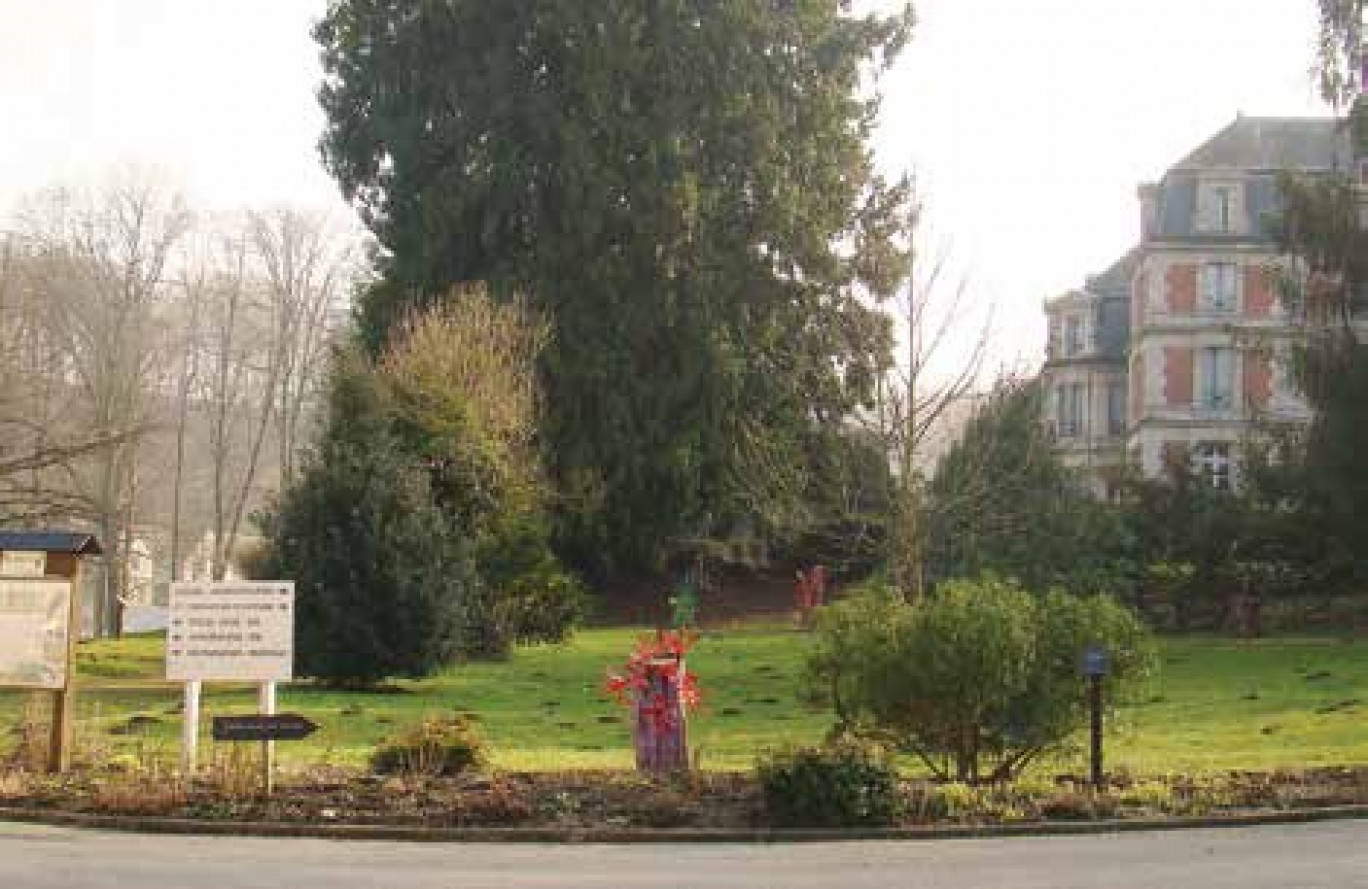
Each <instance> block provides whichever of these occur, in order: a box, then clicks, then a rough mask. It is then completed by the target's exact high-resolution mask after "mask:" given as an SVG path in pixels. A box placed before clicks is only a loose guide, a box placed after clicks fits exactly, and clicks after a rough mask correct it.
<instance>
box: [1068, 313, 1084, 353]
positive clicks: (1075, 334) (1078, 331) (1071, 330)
mask: <svg viewBox="0 0 1368 889" xmlns="http://www.w3.org/2000/svg"><path fill="white" fill-rule="evenodd" d="M1082 351H1083V322H1082V321H1081V320H1079V319H1078V318H1077V317H1072V316H1071V317H1069V318H1065V319H1064V356H1065V357H1069V356H1071V355H1077V354H1078V353H1079V352H1082Z"/></svg>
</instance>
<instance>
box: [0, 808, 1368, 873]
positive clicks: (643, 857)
mask: <svg viewBox="0 0 1368 889" xmlns="http://www.w3.org/2000/svg"><path fill="white" fill-rule="evenodd" d="M549 886H557V887H561V886H565V887H590V886H592V887H606V889H664V887H669V889H683V887H690V889H691V887H700V889H701V887H708V889H743V887H744V889H808V887H813V889H815V887H823V889H826V887H841V889H873V887H879V889H888V887H934V889H961V887H962V889H1008V887H1011V889H1034V887H1041V889H1046V887H1048V889H1072V887H1082V886H1088V887H1104V889H1141V887H1144V889H1151V887H1153V889H1161V887H1162V889H1183V887H1193V889H1197V887H1200V889H1227V887H1238V889H1269V887H1280V889H1283V887H1286V889H1319V887H1335V889H1343V887H1353V886H1364V887H1368V822H1329V823H1322V824H1315V825H1295V826H1287V827H1258V828H1244V829H1223V830H1197V831H1171V832H1160V833H1130V834H1117V835H1110V836H1085V837H1042V838H1014V839H1001V840H948V841H936V842H869V843H822V844H799V845H776V846H743V845H651V846H592V845H584V846H543V845H482V844H474V845H463V844H453V845H427V844H402V843H382V842H371V841H351V842H335V841H328V840H291V839H284V840H275V839H248V838H236V837H169V836H141V835H133V834H115V833H100V832H93V831H75V830H65V829H58V828H48V827H34V826H27V825H13V824H4V823H0V887H4V889H78V887H79V889H106V887H110V889H112V887H119V889H287V887H288V889H314V887H319V889H360V887H367V889H370V887H374V889H439V887H440V889H458V887H459V889H540V887H549Z"/></svg>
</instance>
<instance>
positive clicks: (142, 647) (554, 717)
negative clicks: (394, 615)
mask: <svg viewBox="0 0 1368 889" xmlns="http://www.w3.org/2000/svg"><path fill="white" fill-rule="evenodd" d="M637 635H638V631H635V630H590V631H585V632H582V633H580V634H579V635H578V636H577V637H576V639H575V641H574V642H573V643H572V644H570V645H567V646H562V647H551V648H528V649H522V650H519V651H518V652H517V653H516V655H515V657H514V658H513V659H512V660H511V661H510V662H509V663H506V664H470V665H462V666H458V667H454V668H452V669H450V670H448V671H446V672H444V673H442V674H441V675H439V676H436V677H433V678H431V679H428V680H424V681H422V682H414V683H404V684H403V685H402V688H401V690H400V691H396V692H389V693H378V694H356V693H339V692H327V691H320V690H317V689H313V688H310V687H308V686H306V685H299V686H290V687H286V688H282V689H281V691H280V709H281V710H282V711H288V712H298V713H303V714H305V715H307V716H309V717H310V718H311V719H313V720H314V721H316V722H318V723H320V724H321V725H322V726H323V728H322V730H321V731H319V732H318V733H317V734H315V735H314V736H313V737H312V738H310V739H309V740H307V741H302V742H289V743H281V744H280V745H279V749H280V755H281V758H282V760H283V761H285V762H293V763H296V764H311V763H321V762H333V763H358V762H361V761H362V760H363V759H364V758H365V756H366V755H367V753H368V751H369V750H370V748H371V746H372V745H373V744H374V743H375V741H376V740H377V739H379V738H380V737H382V736H383V735H385V734H388V733H390V732H392V731H394V730H395V729H396V728H398V727H401V726H403V725H405V724H407V723H410V722H413V721H415V720H417V719H419V718H420V717H421V716H422V715H423V714H425V713H446V712H451V711H461V712H467V713H472V714H475V715H476V718H477V719H478V720H479V722H480V724H481V726H482V728H483V732H484V734H485V736H486V737H487V739H488V740H489V741H490V743H491V745H492V750H493V755H494V759H495V762H496V764H497V765H499V766H503V767H506V768H514V769H559V768H603V767H608V768H618V767H626V766H629V765H630V763H631V752H630V742H629V736H628V728H627V724H626V722H625V720H624V719H623V713H622V712H621V711H620V710H619V709H618V708H617V707H616V706H615V705H614V704H612V703H611V702H609V701H607V700H605V699H604V697H603V695H602V693H601V691H600V686H601V682H602V678H603V675H604V670H605V668H606V667H608V666H610V665H613V666H615V665H617V664H619V663H620V662H621V661H622V659H623V656H624V655H625V653H626V652H627V650H628V649H629V648H630V646H631V643H632V641H633V640H634V638H635V637H636V636H637ZM806 642H807V637H806V636H804V635H802V634H799V633H795V632H793V631H792V630H788V629H785V628H777V627H768V628H767V627H748V628H744V629H736V630H731V631H727V632H720V633H713V634H710V635H708V636H706V637H704V638H703V639H702V640H701V641H700V642H699V644H698V646H697V648H696V649H695V651H694V653H693V654H692V655H691V656H690V660H689V663H690V668H691V669H693V670H694V671H696V672H697V673H698V675H699V679H700V682H701V684H702V686H703V689H704V694H705V710H704V712H702V713H700V714H699V715H698V716H697V717H696V718H695V719H693V720H692V721H691V723H690V740H691V743H692V745H693V747H694V749H695V750H696V751H697V755H698V756H699V757H700V759H701V762H702V764H703V766H704V767H705V768H713V769H744V768H748V767H749V766H750V765H751V763H752V761H753V759H754V756H755V754H756V753H757V752H758V751H761V750H764V749H766V748H771V747H776V746H780V745H783V744H785V743H810V742H815V741H817V740H819V739H820V738H821V736H822V734H823V732H824V730H825V728H826V726H827V724H828V716H827V715H826V714H825V713H822V712H812V711H809V710H807V709H805V708H804V707H802V706H801V705H800V704H798V703H797V702H796V701H795V697H794V682H795V676H796V673H797V670H798V666H799V663H800V661H801V657H802V652H803V649H804V646H805V645H806ZM1162 651H1163V671H1162V673H1161V675H1160V676H1159V677H1158V678H1157V679H1156V681H1155V682H1154V686H1153V688H1152V689H1151V691H1150V693H1149V694H1147V695H1146V700H1145V701H1144V702H1143V703H1140V704H1137V705H1135V706H1132V707H1129V708H1127V709H1126V710H1125V711H1124V712H1123V714H1122V718H1121V720H1120V722H1119V724H1118V725H1116V726H1114V727H1113V728H1112V730H1111V732H1110V735H1109V740H1108V752H1107V759H1108V767H1109V768H1114V767H1117V766H1124V767H1127V768H1129V769H1131V770H1133V771H1136V772H1143V773H1156V772H1169V771H1192V770H1214V769H1246V768H1248V769H1254V768H1259V769H1262V768H1271V767H1276V766H1299V765H1313V764H1341V763H1364V762H1368V725H1365V724H1364V722H1365V720H1364V719H1363V716H1364V714H1365V713H1368V703H1366V702H1368V645H1366V644H1365V643H1354V644H1350V643H1345V642H1341V641H1338V640H1334V639H1329V638H1324V639H1317V638H1284V639H1273V640H1260V641H1255V642H1236V641H1232V640H1225V639H1213V638H1184V639H1169V640H1165V641H1164V643H1163V646H1162ZM161 659H162V640H161V639H160V638H159V637H155V636H143V637H136V638H131V639H127V640H124V641H122V642H117V643H114V642H98V643H90V644H87V645H84V646H82V648H81V654H80V671H81V674H82V682H83V690H82V693H81V697H80V700H79V702H78V704H77V715H78V723H77V730H78V747H80V748H84V749H86V750H91V749H95V750H110V749H112V750H115V751H135V750H141V751H143V752H149V751H150V752H153V753H160V754H164V755H166V756H167V757H171V756H174V754H175V751H176V744H177V738H178V732H179V717H178V716H176V715H175V707H176V704H177V702H178V696H179V691H178V689H177V688H175V687H173V686H169V685H167V684H166V683H164V682H162V681H161V680H160V675H161V663H162V661H161ZM24 701H25V695H24V694H23V693H20V692H14V691H0V725H13V724H16V723H17V722H18V718H19V714H20V712H21V710H22V708H23V706H24ZM254 702H255V693H254V691H253V690H251V689H248V688H245V687H239V688H233V687H222V686H211V687H209V688H207V689H206V697H205V703H204V709H205V711H206V712H205V715H206V717H207V716H209V715H211V714H222V713H231V712H248V711H250V710H251V709H252V708H253V706H254ZM134 715H139V716H141V717H144V718H142V719H138V720H135V723H139V724H136V725H133V726H130V721H129V717H130V716H134ZM147 717H150V719H148V718H147ZM206 729H207V726H206ZM207 734H208V733H207V730H206V732H205V736H206V738H207ZM3 737H5V736H0V738H3ZM0 743H4V741H3V740H0ZM205 749H206V754H205V755H206V756H213V755H215V754H216V751H214V750H213V745H212V743H211V742H208V741H207V740H206V742H205ZM224 752H225V751H224V750H223V749H220V750H218V751H217V754H218V755H222V754H223V753H224ZM1052 765H1053V767H1054V768H1059V769H1074V770H1078V771H1081V770H1082V769H1083V768H1084V763H1083V761H1082V760H1081V759H1073V760H1068V759H1066V760H1064V761H1060V762H1057V763H1054V764H1052Z"/></svg>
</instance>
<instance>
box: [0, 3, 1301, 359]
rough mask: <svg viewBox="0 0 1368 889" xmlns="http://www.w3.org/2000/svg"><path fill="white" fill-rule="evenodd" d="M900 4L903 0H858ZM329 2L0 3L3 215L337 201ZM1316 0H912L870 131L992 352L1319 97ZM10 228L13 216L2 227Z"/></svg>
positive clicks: (1006, 351)
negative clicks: (145, 173) (97, 178)
mask: <svg viewBox="0 0 1368 889" xmlns="http://www.w3.org/2000/svg"><path fill="white" fill-rule="evenodd" d="M489 2H498V0H489ZM864 3H865V5H867V6H883V7H887V8H890V9H891V8H894V7H896V6H898V5H899V2H898V0H864ZM325 5H326V3H325V0H230V2H225V0H0V211H3V210H4V209H5V208H6V207H8V206H11V205H12V203H13V201H14V200H15V199H16V198H17V197H18V196H19V195H21V194H23V193H25V192H27V191H31V190H33V189H36V188H39V187H42V186H44V185H47V184H50V183H53V182H55V181H64V180H72V179H79V178H82V177H87V176H90V175H92V174H95V173H98V171H99V170H100V169H102V168H105V167H108V166H109V165H111V164H115V163H123V162H130V161H131V162H137V163H142V164H150V165H153V166H159V167H163V168H165V169H167V170H168V171H169V172H170V174H171V176H172V178H173V179H174V180H175V181H177V182H178V183H179V184H180V185H182V186H183V187H184V188H185V189H186V190H187V191H188V192H189V193H190V194H191V195H192V196H193V197H195V198H196V199H198V200H200V201H201V202H205V203H208V204H210V205H216V206H223V207H232V206H236V205H239V204H255V205H262V204H268V203H272V202H276V201H288V202H293V203H301V204H306V205H314V206H333V207H336V208H338V209H339V212H345V210H344V208H341V206H340V200H339V198H338V197H337V195H336V191H335V189H334V187H333V185H332V182H331V180H330V179H329V178H328V176H327V174H326V173H324V172H323V170H322V168H321V167H320V165H319V163H318V155H317V151H316V149H315V143H316V141H317V138H318V133H319V131H320V128H321V126H322V116H321V114H320V112H319V111H318V108H317V106H316V104H315V102H314V97H313V93H314V88H315V85H316V82H317V79H318V73H319V69H318V62H317V58H316V53H315V50H314V46H313V43H312V41H311V39H310V37H309V26H310V23H311V22H312V21H313V20H314V19H315V18H317V17H318V16H319V15H320V14H321V12H322V10H323V9H324V7H325ZM1314 6H1315V4H1314V3H1313V2H1312V0H1032V2H1022V0H921V2H920V3H919V4H917V8H918V15H919V19H920V23H919V26H918V29H917V33H916V36H915V38H914V40H913V42H912V44H911V45H910V46H909V48H908V50H907V52H906V54H905V55H904V57H903V59H902V61H901V62H900V64H899V66H898V68H897V70H896V71H895V72H894V73H893V74H892V76H891V77H890V79H889V80H888V82H887V84H886V94H887V95H886V98H885V104H884V118H885V126H884V132H883V133H882V135H881V137H880V140H879V144H878V151H879V155H880V158H881V161H882V163H883V164H884V165H885V167H886V168H887V169H889V170H890V171H897V170H902V169H906V168H909V167H912V166H915V168H916V169H917V171H918V174H919V179H920V181H921V183H922V185H923V187H924V191H925V193H926V197H927V200H928V203H929V205H930V212H931V214H932V218H933V222H934V227H935V230H936V232H937V233H938V235H939V236H940V237H943V238H948V239H949V240H950V241H951V243H952V247H953V250H954V253H955V255H956V257H957V259H958V261H959V263H960V264H961V265H962V267H963V268H964V269H966V270H967V271H968V273H969V275H970V277H971V282H972V287H973V293H974V295H975V296H976V297H977V298H980V299H983V300H992V301H994V302H995V303H996V306H997V308H996V313H997V314H996V317H997V322H998V327H999V328H1000V330H1001V334H1002V335H1001V338H1000V340H999V342H998V347H997V351H998V355H999V356H1000V358H1001V360H1003V361H1011V360H1012V358H1013V357H1014V356H1018V355H1021V356H1025V357H1027V358H1029V359H1032V360H1034V358H1035V357H1036V355H1037V354H1038V353H1039V351H1040V350H1041V348H1042V343H1043V319H1042V316H1041V314H1040V302H1041V300H1042V299H1043V298H1045V297H1047V296H1052V295H1054V294H1056V293H1059V292H1061V291H1063V290H1065V289H1067V288H1069V287H1072V286H1075V285H1076V284H1078V283H1080V282H1081V281H1082V279H1083V277H1084V276H1085V275H1087V274H1089V273H1091V272H1094V271H1099V270H1101V269H1102V268H1104V267H1105V266H1106V265H1107V264H1109V263H1110V262H1111V261H1112V260H1113V259H1114V258H1116V257H1117V256H1119V255H1120V254H1121V253H1123V252H1124V251H1125V250H1126V249H1127V248H1128V247H1129V246H1130V245H1131V244H1132V243H1133V241H1134V239H1135V235H1136V229H1137V226H1136V216H1137V212H1136V209H1135V196H1134V194H1135V186H1136V184H1137V183H1139V182H1141V181H1144V180H1147V179H1153V178H1155V177H1157V176H1158V175H1159V174H1160V173H1162V171H1163V170H1164V169H1165V168H1166V167H1167V166H1169V165H1170V164H1172V163H1174V162H1175V161H1177V160H1178V159H1180V158H1181V157H1182V156H1183V155H1184V154H1186V153H1187V152H1188V151H1189V150H1191V149H1192V148H1193V147H1195V146H1196V145H1197V144H1199V143H1200V142H1202V141H1203V140H1204V139H1205V138H1206V137H1207V136H1209V135H1211V134H1212V133H1214V132H1215V131H1216V130H1218V129H1219V128H1221V127H1222V126H1224V125H1225V124H1227V123H1228V122H1229V121H1230V120H1231V119H1233V118H1234V117H1235V115H1236V113H1237V112H1239V111H1242V112H1244V113H1245V114H1251V115H1308V114H1321V113H1324V109H1323V107H1322V106H1321V105H1320V103H1319V102H1318V101H1317V100H1316V99H1315V97H1314V94H1313V91H1312V88H1311V82H1310V79H1309V77H1308V74H1307V69H1308V66H1309V63H1310V60H1311V51H1312V39H1313V30H1314V21H1313V19H1314ZM0 227H3V223H0Z"/></svg>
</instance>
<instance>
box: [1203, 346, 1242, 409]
mask: <svg viewBox="0 0 1368 889" xmlns="http://www.w3.org/2000/svg"><path fill="white" fill-rule="evenodd" d="M1197 384H1198V387H1199V388H1198V391H1197V404H1198V406H1199V407H1201V408H1202V409H1203V410H1208V411H1228V410H1232V409H1233V408H1234V407H1235V350H1234V349H1232V348H1230V347H1229V346H1205V347H1203V348H1201V349H1198V350H1197Z"/></svg>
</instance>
